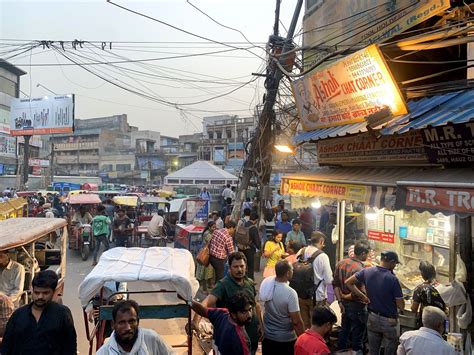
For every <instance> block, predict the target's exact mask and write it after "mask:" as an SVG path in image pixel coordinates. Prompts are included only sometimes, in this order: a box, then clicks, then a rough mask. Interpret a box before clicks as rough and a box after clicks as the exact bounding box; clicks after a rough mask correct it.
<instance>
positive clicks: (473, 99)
mask: <svg viewBox="0 0 474 355" xmlns="http://www.w3.org/2000/svg"><path fill="white" fill-rule="evenodd" d="M407 105H408V110H409V112H410V113H409V114H407V115H403V116H398V117H396V118H394V119H393V120H391V121H390V123H389V124H388V125H387V126H388V127H387V128H384V129H382V130H380V134H382V135H391V134H395V133H397V134H402V133H405V132H408V131H409V130H410V129H421V128H425V127H428V126H432V127H437V126H443V125H446V124H448V123H464V122H469V121H470V120H471V119H473V118H474V90H462V91H456V92H450V93H447V94H443V95H436V96H431V97H425V98H423V99H420V100H416V101H414V100H411V101H408V102H407ZM366 125H367V124H366V122H361V123H355V124H348V125H343V126H336V127H330V128H322V129H317V130H314V131H309V132H303V133H300V134H298V135H296V136H295V137H294V138H293V142H294V144H296V145H298V144H302V143H304V142H310V141H317V140H320V139H325V138H334V137H343V136H347V135H351V134H357V133H363V132H366V131H367V127H366Z"/></svg>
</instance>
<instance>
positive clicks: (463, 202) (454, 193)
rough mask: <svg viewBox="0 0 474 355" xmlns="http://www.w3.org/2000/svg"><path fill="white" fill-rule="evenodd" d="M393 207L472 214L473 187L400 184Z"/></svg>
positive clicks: (473, 207)
mask: <svg viewBox="0 0 474 355" xmlns="http://www.w3.org/2000/svg"><path fill="white" fill-rule="evenodd" d="M395 207H396V208H397V209H417V210H419V211H429V212H431V213H437V212H442V213H444V214H453V213H457V214H459V215H461V216H462V215H472V214H474V189H469V188H440V187H419V186H401V187H398V188H397V200H396V204H395Z"/></svg>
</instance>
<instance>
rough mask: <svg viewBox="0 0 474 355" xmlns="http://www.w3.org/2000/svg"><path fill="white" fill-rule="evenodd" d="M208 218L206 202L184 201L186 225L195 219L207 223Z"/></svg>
mask: <svg viewBox="0 0 474 355" xmlns="http://www.w3.org/2000/svg"><path fill="white" fill-rule="evenodd" d="M208 217H209V210H208V203H207V201H206V200H186V223H187V224H190V223H193V221H194V220H195V219H200V220H202V221H207V219H208Z"/></svg>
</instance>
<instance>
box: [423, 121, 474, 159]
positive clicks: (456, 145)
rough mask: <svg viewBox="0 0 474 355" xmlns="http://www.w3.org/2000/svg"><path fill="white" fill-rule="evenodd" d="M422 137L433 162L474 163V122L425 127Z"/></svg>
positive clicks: (429, 157)
mask: <svg viewBox="0 0 474 355" xmlns="http://www.w3.org/2000/svg"><path fill="white" fill-rule="evenodd" d="M422 137H423V143H424V144H425V149H426V153H427V155H428V159H429V160H430V162H431V163H435V164H446V165H447V164H456V165H464V164H469V165H472V164H473V162H474V122H466V123H459V124H448V125H446V126H441V127H429V128H425V129H423V132H422Z"/></svg>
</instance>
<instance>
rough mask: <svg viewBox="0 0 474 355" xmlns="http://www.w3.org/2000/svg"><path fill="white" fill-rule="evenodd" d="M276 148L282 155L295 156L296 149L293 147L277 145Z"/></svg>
mask: <svg viewBox="0 0 474 355" xmlns="http://www.w3.org/2000/svg"><path fill="white" fill-rule="evenodd" d="M274 147H275V149H276V150H278V151H279V152H280V153H286V154H295V150H294V148H293V147H291V146H289V145H283V144H275V145H274Z"/></svg>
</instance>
